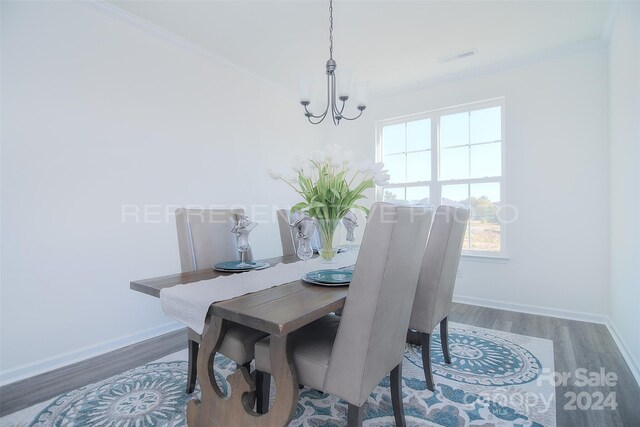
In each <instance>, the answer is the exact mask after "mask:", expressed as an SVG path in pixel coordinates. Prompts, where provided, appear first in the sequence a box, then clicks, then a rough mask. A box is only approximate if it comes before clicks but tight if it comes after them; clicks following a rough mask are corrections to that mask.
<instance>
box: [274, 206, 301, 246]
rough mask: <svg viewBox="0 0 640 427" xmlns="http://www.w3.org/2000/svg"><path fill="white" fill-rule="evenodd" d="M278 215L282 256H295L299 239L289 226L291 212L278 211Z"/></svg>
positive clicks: (285, 210)
mask: <svg viewBox="0 0 640 427" xmlns="http://www.w3.org/2000/svg"><path fill="white" fill-rule="evenodd" d="M277 215H278V229H279V230H280V243H281V245H282V255H283V256H287V255H295V254H296V250H297V248H298V238H297V237H296V235H295V233H294V232H293V231H292V230H291V226H290V225H289V224H290V222H289V211H288V210H287V209H278V212H277Z"/></svg>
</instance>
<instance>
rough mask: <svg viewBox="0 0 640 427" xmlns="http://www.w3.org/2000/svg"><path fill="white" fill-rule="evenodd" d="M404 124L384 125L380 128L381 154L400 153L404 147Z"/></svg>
mask: <svg viewBox="0 0 640 427" xmlns="http://www.w3.org/2000/svg"><path fill="white" fill-rule="evenodd" d="M404 128H405V124H404V123H400V124H397V125H391V126H385V127H383V128H382V154H383V155H385V156H386V155H387V154H391V153H402V152H403V151H405V149H406V145H405V139H404Z"/></svg>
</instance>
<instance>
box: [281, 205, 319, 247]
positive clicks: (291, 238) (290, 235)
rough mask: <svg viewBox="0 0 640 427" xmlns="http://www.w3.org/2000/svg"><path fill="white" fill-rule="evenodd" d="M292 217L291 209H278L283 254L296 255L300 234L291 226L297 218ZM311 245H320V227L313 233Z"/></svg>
mask: <svg viewBox="0 0 640 427" xmlns="http://www.w3.org/2000/svg"><path fill="white" fill-rule="evenodd" d="M295 215H296V214H294V215H293V216H294V218H293V219H292V218H291V217H292V215H291V211H289V210H288V209H278V228H279V229H280V243H281V244H282V255H283V256H287V255H295V254H296V251H297V250H298V235H297V234H296V232H295V231H294V230H293V229H292V228H291V223H292V222H294V221H295V220H296V218H295ZM311 247H312V248H313V249H316V250H317V249H318V248H319V247H320V236H319V235H318V229H317V228H316V231H315V232H314V233H313V237H312V238H311Z"/></svg>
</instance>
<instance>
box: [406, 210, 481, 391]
mask: <svg viewBox="0 0 640 427" xmlns="http://www.w3.org/2000/svg"><path fill="white" fill-rule="evenodd" d="M468 222H469V210H468V209H461V208H454V207H452V206H440V207H438V209H437V210H436V214H435V218H434V220H433V225H432V226H431V233H430V234H429V240H428V242H427V250H426V252H425V254H424V260H423V261H422V269H421V270H420V277H419V279H418V288H417V290H416V298H415V300H414V302H413V310H412V311H411V321H410V322H409V328H410V330H409V333H408V336H407V341H408V342H410V343H411V344H419V345H421V346H422V365H423V368H424V376H425V380H426V381H427V388H428V389H429V390H431V391H433V390H434V388H435V384H434V382H433V375H432V373H431V358H430V355H429V344H430V341H431V333H432V331H433V329H434V328H435V327H436V325H437V324H438V323H439V324H440V340H441V343H442V352H443V353H444V360H445V362H446V363H451V357H450V355H449V342H448V323H447V316H448V315H449V312H450V311H451V304H452V303H451V300H452V298H453V287H454V286H455V283H456V273H457V271H458V263H459V262H460V253H461V252H462V243H463V241H464V236H465V232H466V230H467V224H468Z"/></svg>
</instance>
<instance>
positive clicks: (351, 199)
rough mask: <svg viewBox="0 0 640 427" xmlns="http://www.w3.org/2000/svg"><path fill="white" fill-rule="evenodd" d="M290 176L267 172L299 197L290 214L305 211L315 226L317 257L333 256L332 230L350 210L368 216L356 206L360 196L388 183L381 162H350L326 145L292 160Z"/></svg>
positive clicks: (347, 153) (346, 154) (348, 154)
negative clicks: (317, 237) (316, 229)
mask: <svg viewBox="0 0 640 427" xmlns="http://www.w3.org/2000/svg"><path fill="white" fill-rule="evenodd" d="M292 169H293V172H294V173H295V175H294V176H293V177H284V176H283V175H282V174H281V173H279V172H275V171H273V170H269V175H270V176H271V177H272V178H273V179H279V180H282V181H284V182H285V183H286V184H287V185H289V186H290V187H291V188H292V189H293V190H294V191H295V192H296V193H298V194H299V195H300V196H302V198H303V201H302V202H300V203H297V204H296V205H294V206H293V207H292V208H291V211H292V212H296V211H306V212H307V213H308V214H309V215H310V216H311V217H313V218H315V219H316V221H317V223H318V231H319V234H320V243H321V245H322V250H321V253H320V254H321V256H322V257H323V258H325V259H331V258H332V257H333V255H334V254H335V250H334V249H333V248H332V240H333V235H334V231H335V229H336V227H337V226H338V224H339V223H340V220H341V219H342V217H344V215H345V214H346V213H347V212H348V211H349V210H350V209H352V208H354V209H359V210H362V211H363V212H365V213H368V212H369V210H368V209H367V208H366V207H364V206H362V205H360V204H358V203H357V202H358V201H359V200H360V199H364V198H366V196H365V195H364V194H363V193H364V192H365V191H366V190H367V189H369V188H374V187H375V185H385V184H387V183H388V182H389V174H388V173H387V171H386V170H384V164H383V163H382V162H379V163H373V162H371V161H364V162H362V163H360V164H358V163H356V162H354V161H353V152H352V151H343V150H342V148H341V147H340V146H338V145H330V146H327V147H326V148H325V149H324V150H323V151H314V152H313V153H312V154H311V156H310V157H309V158H305V157H303V156H301V155H297V156H295V157H294V160H293V164H292Z"/></svg>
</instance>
